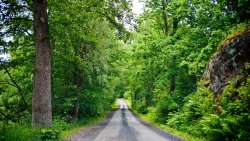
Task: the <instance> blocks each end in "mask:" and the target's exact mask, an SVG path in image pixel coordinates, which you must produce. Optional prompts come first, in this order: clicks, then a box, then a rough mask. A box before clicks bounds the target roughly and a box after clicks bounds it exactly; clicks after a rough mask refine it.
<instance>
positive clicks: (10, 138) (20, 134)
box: [0, 126, 39, 141]
mask: <svg viewBox="0 0 250 141" xmlns="http://www.w3.org/2000/svg"><path fill="white" fill-rule="evenodd" d="M0 140H1V141H37V140H39V138H38V136H36V135H35V134H34V131H33V130H32V129H31V127H28V126H11V127H6V128H2V129H0Z"/></svg>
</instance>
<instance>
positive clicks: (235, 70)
mask: <svg viewBox="0 0 250 141" xmlns="http://www.w3.org/2000/svg"><path fill="white" fill-rule="evenodd" d="M247 62H248V63H249V62H250V28H248V29H247V30H245V31H244V32H242V33H240V34H238V35H236V36H234V37H233V38H231V39H228V40H226V41H225V42H224V44H223V45H222V47H221V49H220V51H218V52H217V53H216V54H215V55H214V56H213V57H212V58H211V59H210V61H209V63H208V65H207V68H206V70H205V73H204V74H203V79H205V80H206V81H209V84H208V87H209V88H210V89H211V90H212V91H213V92H215V93H216V94H217V95H219V94H220V93H221V92H222V91H223V89H224V86H226V85H227V83H228V81H229V80H230V79H231V78H232V77H234V76H235V75H237V74H239V72H240V70H241V69H242V68H243V67H244V64H245V63H247Z"/></svg>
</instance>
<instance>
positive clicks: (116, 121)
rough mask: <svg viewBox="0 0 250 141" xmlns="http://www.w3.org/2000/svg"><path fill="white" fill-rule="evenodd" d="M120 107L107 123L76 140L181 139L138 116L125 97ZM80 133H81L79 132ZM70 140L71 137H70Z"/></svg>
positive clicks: (162, 140)
mask: <svg viewBox="0 0 250 141" xmlns="http://www.w3.org/2000/svg"><path fill="white" fill-rule="evenodd" d="M119 105H120V106H119V109H118V110H115V111H113V113H112V114H111V115H110V118H109V119H108V121H106V123H103V124H101V125H99V126H96V127H94V128H92V129H90V130H89V131H86V132H85V133H84V134H82V135H81V136H79V137H77V138H72V140H76V141H181V139H178V138H176V137H174V136H172V135H170V134H168V133H166V132H164V131H162V130H160V129H158V128H156V127H153V126H151V125H149V124H147V123H145V122H143V121H142V120H141V119H139V118H138V117H136V116H135V115H134V114H133V113H132V112H131V111H130V110H129V109H128V106H127V103H126V102H125V101H124V100H123V99H119ZM78 134H79V133H78ZM69 140H70V139H69Z"/></svg>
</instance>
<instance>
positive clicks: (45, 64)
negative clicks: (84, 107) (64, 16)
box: [32, 0, 52, 127]
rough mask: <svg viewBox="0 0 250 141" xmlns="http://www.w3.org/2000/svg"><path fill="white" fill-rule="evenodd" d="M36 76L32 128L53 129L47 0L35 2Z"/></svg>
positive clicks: (36, 0) (35, 0)
mask: <svg viewBox="0 0 250 141" xmlns="http://www.w3.org/2000/svg"><path fill="white" fill-rule="evenodd" d="M33 6H34V11H33V12H34V32H35V53H36V58H35V59H36V61H35V74H34V89H33V99H32V126H33V127H37V126H39V127H51V126H52V107H51V47H50V42H49V27H48V20H47V12H46V8H47V0H34V1H33Z"/></svg>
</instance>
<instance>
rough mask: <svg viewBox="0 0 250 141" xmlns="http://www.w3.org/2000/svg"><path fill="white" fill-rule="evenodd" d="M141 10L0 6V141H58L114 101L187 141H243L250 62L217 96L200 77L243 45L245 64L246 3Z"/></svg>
mask: <svg viewBox="0 0 250 141" xmlns="http://www.w3.org/2000/svg"><path fill="white" fill-rule="evenodd" d="M143 3H144V12H143V13H142V14H141V15H139V16H138V15H135V14H133V12H132V6H133V2H132V1H131V0H84V1H81V0H63V1H59V0H48V1H47V0H40V1H39V0H33V1H32V0H0V8H1V9H0V18H1V21H0V27H1V30H0V53H2V54H7V56H8V57H2V58H0V65H1V66H0V140H3V141H9V140H24V141H26V140H27V138H29V139H30V140H46V139H51V140H58V139H59V136H60V134H61V133H62V132H63V131H67V130H70V129H71V128H74V125H76V124H79V123H82V122H84V123H86V122H88V121H89V120H90V119H93V118H96V117H100V116H102V115H103V114H105V113H106V112H108V111H110V110H111V109H112V105H113V103H114V102H115V100H116V98H118V97H124V98H126V99H127V100H128V101H130V102H131V108H132V109H133V110H134V111H137V112H138V113H141V114H145V115H147V116H149V117H151V118H152V119H153V120H154V121H155V122H157V123H160V124H164V125H167V126H169V127H171V128H174V129H177V130H179V131H182V132H186V133H188V134H190V135H192V136H196V137H199V138H205V140H248V139H249V138H250V105H249V104H250V87H249V86H250V76H249V75H250V74H249V73H250V64H249V63H250V59H249V57H248V58H247V59H246V60H242V59H241V60H242V62H240V64H241V65H240V66H238V70H239V71H238V72H239V73H234V75H230V78H229V77H226V78H225V80H222V81H226V79H227V81H226V82H225V84H223V86H221V87H220V89H219V90H217V89H214V88H215V86H214V85H218V84H213V83H212V82H213V81H212V78H210V76H208V75H206V74H208V72H209V71H210V70H209V68H210V67H209V65H211V63H209V62H213V61H209V60H211V58H214V57H216V54H220V53H218V52H220V51H221V50H223V48H224V47H226V46H227V42H228V41H231V40H233V41H232V44H233V45H232V46H234V45H237V43H235V42H236V41H235V40H237V41H238V40H239V41H240V43H238V44H244V43H245V42H246V43H245V44H246V45H245V46H247V47H248V48H247V49H248V50H247V51H248V52H247V51H245V52H246V53H247V54H246V56H247V55H248V56H250V54H249V46H250V45H249V41H250V40H249V38H246V39H245V37H244V36H250V33H249V32H250V21H249V19H250V7H249V5H250V1H249V0H235V1H231V0H143ZM236 37H237V39H236ZM240 38H244V39H245V40H240ZM234 39H235V40H234ZM247 39H248V40H247ZM239 46H240V45H239ZM241 46H243V45H241ZM236 47H237V46H236ZM219 67H220V66H219ZM229 71H230V70H229ZM209 74H210V75H213V73H212V72H211V73H210V72H209ZM220 74H221V75H223V73H220ZM220 74H219V75H220ZM230 74H231V71H230ZM216 75H218V74H216ZM226 76H228V75H226ZM210 81H211V82H210Z"/></svg>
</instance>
